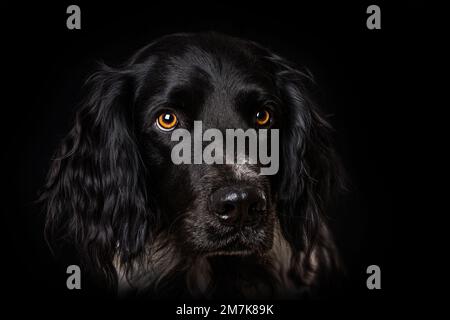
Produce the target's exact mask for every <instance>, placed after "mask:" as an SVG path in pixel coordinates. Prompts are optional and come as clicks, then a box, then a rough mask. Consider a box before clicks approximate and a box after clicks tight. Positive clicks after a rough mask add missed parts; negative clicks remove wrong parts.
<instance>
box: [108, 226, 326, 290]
mask: <svg viewBox="0 0 450 320" xmlns="http://www.w3.org/2000/svg"><path fill="white" fill-rule="evenodd" d="M162 238H164V237H162ZM318 254H320V253H319V252H318V250H313V251H312V253H311V254H310V255H309V258H308V261H305V254H304V253H303V252H302V253H300V254H299V255H294V254H293V251H292V248H291V246H290V245H289V243H288V242H287V241H286V239H285V238H284V237H283V235H282V233H281V230H280V227H279V225H276V227H275V228H274V239H273V245H272V248H271V249H270V250H269V251H268V252H267V253H265V254H264V255H261V256H254V255H252V256H223V255H220V256H209V257H205V256H203V257H196V258H192V259H190V260H189V261H186V260H184V261H183V259H182V255H181V254H180V253H179V252H178V251H177V250H176V246H174V245H173V244H172V245H171V243H167V242H164V243H163V242H160V241H156V242H155V243H154V244H153V246H152V247H151V248H150V249H149V252H148V253H147V254H146V255H145V258H144V259H142V260H143V261H139V262H138V261H136V262H135V263H134V264H133V266H132V268H129V269H128V271H126V270H125V268H124V267H123V266H121V264H120V263H119V262H118V259H116V261H115V267H116V270H117V274H118V280H119V281H118V294H119V296H125V297H126V296H128V295H130V294H133V295H134V294H137V295H141V294H144V295H145V294H148V295H150V296H152V297H155V298H158V297H159V298H171V297H174V296H177V295H178V296H179V295H181V296H186V297H192V298H211V297H216V296H218V297H220V295H221V294H222V295H225V296H226V295H227V294H228V295H230V294H232V296H234V297H238V296H241V297H245V298H269V297H278V298H289V297H298V296H299V295H301V294H303V293H304V292H305V290H307V289H308V287H309V286H311V285H313V284H314V282H315V279H316V276H317V273H318V272H317V271H318V268H319V265H318V260H319V259H318ZM305 262H306V263H305ZM227 264H228V265H229V266H227ZM305 266H307V267H305ZM258 275H259V277H258ZM230 280H233V281H230ZM230 284H233V286H234V287H230V286H229V285H230Z"/></svg>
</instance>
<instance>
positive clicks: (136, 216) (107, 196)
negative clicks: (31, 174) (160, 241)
mask: <svg viewBox="0 0 450 320" xmlns="http://www.w3.org/2000/svg"><path fill="white" fill-rule="evenodd" d="M132 85H133V81H132V78H131V73H130V72H127V71H126V70H116V69H111V68H109V67H106V66H103V67H102V68H101V70H100V71H98V72H97V73H95V74H94V75H93V76H91V77H90V78H89V79H88V81H87V83H86V89H87V95H86V98H85V99H84V101H83V102H82V105H81V107H80V109H79V110H78V112H77V113H76V116H75V125H74V126H73V128H72V129H71V131H70V133H69V134H68V135H67V137H66V138H65V139H64V141H63V143H62V144H61V146H60V148H59V150H58V151H57V153H56V157H55V158H54V160H53V162H52V164H51V168H50V172H49V175H48V178H47V182H46V185H45V187H44V190H43V193H42V196H41V200H44V201H45V203H46V212H47V223H46V233H47V236H48V237H49V238H50V239H51V240H52V242H55V241H59V240H61V239H64V240H67V241H69V242H70V243H72V244H74V245H75V246H76V248H77V249H78V251H79V252H80V256H81V258H82V259H83V260H84V262H85V263H86V265H87V266H88V267H92V270H91V271H96V272H97V271H101V273H102V274H103V275H105V276H106V277H107V280H108V281H109V282H110V283H114V282H115V280H116V279H115V272H114V269H113V265H112V262H113V259H114V258H115V257H117V256H119V257H120V258H121V259H123V261H128V260H130V259H131V258H132V257H133V256H136V255H139V254H140V253H141V252H142V250H143V249H144V248H143V246H144V244H145V243H146V239H147V237H149V236H150V225H151V224H152V219H154V218H155V216H154V215H153V214H150V212H149V210H150V209H149V208H150V206H151V204H149V199H148V196H147V191H146V182H145V181H146V178H147V177H146V170H145V167H144V164H143V162H142V160H141V157H140V154H139V148H138V143H137V140H136V137H135V130H134V124H133V108H134V106H133V95H134V90H132Z"/></svg>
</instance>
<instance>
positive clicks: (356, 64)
mask: <svg viewBox="0 0 450 320" xmlns="http://www.w3.org/2000/svg"><path fill="white" fill-rule="evenodd" d="M70 4H78V5H79V6H80V7H81V24H82V27H81V30H68V29H67V28H66V18H67V16H68V15H67V14H66V8H67V6H68V5H70ZM370 4H378V5H380V7H381V12H382V16H381V19H382V21H381V22H382V29H381V30H368V29H367V28H366V19H367V16H368V15H367V14H366V8H367V6H368V5H370ZM429 9H430V8H428V7H426V6H425V5H424V4H423V3H422V2H408V3H404V4H402V5H397V6H394V5H393V4H386V3H384V2H381V3H380V2H377V1H374V2H361V3H359V4H357V3H353V4H343V3H341V2H336V3H334V2H330V3H325V2H319V3H318V2H314V4H312V2H306V1H292V2H281V1H275V2H267V3H264V2H262V1H258V2H253V3H251V2H244V1H240V2H237V3H232V2H228V1H227V2H223V3H219V2H215V1H209V2H205V3H201V4H200V3H194V2H192V3H191V2H187V1H184V2H183V3H177V2H170V1H166V2H157V1H147V4H146V5H142V4H137V3H131V2H130V1H127V2H122V3H120V4H113V3H107V2H105V3H103V4H100V3H99V4H97V5H93V4H92V3H90V2H88V1H77V2H73V3H72V2H67V1H60V2H59V3H58V4H56V3H55V4H52V5H50V4H43V3H34V4H21V3H15V4H14V5H12V4H7V5H6V6H5V5H2V13H3V14H2V18H1V19H2V26H3V27H2V30H3V33H4V36H3V38H2V44H3V45H2V51H3V53H4V54H6V58H4V59H2V60H3V65H2V69H3V70H4V71H5V70H6V72H7V73H6V74H5V73H4V74H3V79H4V80H6V81H4V84H3V85H2V87H3V90H4V91H5V96H6V97H7V103H5V104H3V105H2V111H1V113H2V131H4V133H3V134H2V137H3V140H4V141H3V145H2V150H3V151H2V161H3V162H4V163H5V165H3V167H2V168H3V171H4V174H5V178H4V179H3V183H4V186H5V188H4V189H5V191H4V192H3V196H5V201H4V202H3V205H2V211H4V212H3V213H2V230H3V236H5V237H6V239H5V241H4V242H3V244H2V250H3V253H2V254H1V256H2V259H5V262H4V263H2V265H3V267H6V272H4V273H3V283H4V284H6V291H7V292H8V294H9V295H10V296H12V297H18V298H20V299H24V300H27V301H55V300H58V301H62V300H64V301H70V299H75V298H78V299H79V297H80V296H83V295H84V294H86V292H83V290H81V291H82V293H80V292H69V291H68V290H67V289H66V288H65V272H64V271H65V269H64V266H60V265H57V264H56V263H55V262H54V259H53V258H52V257H51V254H50V252H49V250H48V249H47V247H46V244H45V243H44V242H43V236H42V213H41V212H40V211H39V208H38V207H36V206H35V205H34V204H33V201H34V200H35V199H36V198H37V192H38V189H39V187H40V186H42V184H43V182H44V177H45V175H46V172H47V170H48V167H49V162H50V158H51V156H52V153H53V151H54V150H55V148H56V146H57V144H58V141H60V139H61V138H62V137H63V136H64V135H65V133H67V131H68V129H69V126H70V124H71V119H72V118H71V116H72V113H73V110H74V108H75V105H76V103H77V102H78V100H79V99H80V96H81V92H82V91H81V86H82V84H83V82H84V80H85V79H86V78H87V77H88V76H89V75H90V73H91V72H92V71H93V70H94V68H95V62H96V61H99V60H103V61H105V62H106V63H107V64H111V65H114V64H117V63H120V62H121V61H123V60H124V59H125V58H127V57H128V56H129V55H130V54H132V53H133V52H134V51H136V50H137V49H138V48H140V47H141V46H143V45H145V44H147V43H149V42H151V41H152V40H154V39H155V38H157V37H159V36H161V35H164V34H168V33H173V32H191V31H193V32H195V31H208V30H215V31H219V32H223V33H227V34H230V35H235V36H238V37H242V38H247V39H251V40H254V41H257V42H259V43H261V44H263V45H264V46H267V47H269V48H270V49H272V50H273V51H275V52H278V53H279V54H281V55H283V56H285V57H286V58H288V59H290V60H292V61H294V62H296V63H297V64H299V65H306V66H307V67H308V68H309V69H310V71H311V72H312V73H313V75H314V76H315V79H316V81H317V83H318V86H319V88H320V92H318V95H319V97H320V102H321V104H322V106H323V108H324V109H325V110H326V111H327V113H328V114H330V115H331V118H330V121H331V123H332V125H333V126H334V128H335V129H336V133H335V139H336V144H337V148H338V151H339V153H340V155H341V157H342V158H343V162H344V165H345V168H346V169H347V172H348V175H349V177H350V192H349V194H348V195H347V196H345V197H343V199H342V200H343V201H342V203H343V204H342V206H341V207H342V208H341V209H340V212H339V215H338V216H337V217H336V221H335V224H336V225H337V231H336V232H337V236H338V240H339V246H340V248H341V251H342V254H343V257H344V259H345V262H346V265H347V268H348V275H349V276H348V279H347V283H346V287H345V289H344V290H343V292H342V296H341V298H344V299H348V300H350V299H352V300H353V299H357V300H364V301H380V300H384V299H387V298H390V297H392V296H393V290H394V287H395V282H396V279H397V275H396V273H395V270H396V269H397V267H398V266H395V265H394V260H393V258H394V257H393V255H394V252H398V251H399V248H398V247H397V245H396V244H395V241H394V240H393V238H394V237H393V236H394V233H395V232H394V225H393V220H394V219H395V216H397V215H399V214H401V212H399V210H398V209H399V208H398V207H397V206H396V203H397V200H398V199H400V198H401V197H402V195H401V193H402V190H401V186H400V183H401V182H402V181H403V178H404V177H403V174H402V173H401V172H402V170H401V169H402V167H403V165H404V163H403V158H402V153H403V152H404V149H405V148H407V145H406V143H405V141H404V135H403V133H404V126H402V125H403V124H404V123H407V122H409V117H410V116H411V113H412V109H413V108H414V107H413V106H412V105H410V104H409V103H407V102H406V100H404V99H403V97H404V96H406V95H407V94H408V95H410V93H411V92H417V100H416V103H418V104H420V97H419V94H418V91H419V90H420V89H419V88H420V83H418V81H417V82H416V81H414V80H413V79H412V77H417V79H419V78H420V73H421V68H420V67H419V68H417V67H418V66H420V63H421V59H420V56H421V54H422V52H423V51H424V48H425V47H426V43H427V41H428V37H427V34H426V28H425V27H424V21H425V20H424V19H425V18H426V17H428V16H427V12H428V10H429ZM412 68H415V70H414V71H412ZM410 138H411V139H413V137H410ZM371 264H376V265H379V266H380V267H381V270H382V289H381V290H378V291H376V290H371V291H370V290H367V288H366V278H367V275H366V268H367V266H368V265H371ZM49 299H52V300H49ZM170 312H172V311H170ZM280 312H281V311H280Z"/></svg>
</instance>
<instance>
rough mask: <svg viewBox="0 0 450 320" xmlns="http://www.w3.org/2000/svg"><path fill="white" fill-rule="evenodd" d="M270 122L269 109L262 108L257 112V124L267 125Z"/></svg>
mask: <svg viewBox="0 0 450 320" xmlns="http://www.w3.org/2000/svg"><path fill="white" fill-rule="evenodd" d="M269 122H270V112H269V111H267V110H260V111H258V112H257V113H256V124H257V125H258V126H265V125H267V124H268V123H269Z"/></svg>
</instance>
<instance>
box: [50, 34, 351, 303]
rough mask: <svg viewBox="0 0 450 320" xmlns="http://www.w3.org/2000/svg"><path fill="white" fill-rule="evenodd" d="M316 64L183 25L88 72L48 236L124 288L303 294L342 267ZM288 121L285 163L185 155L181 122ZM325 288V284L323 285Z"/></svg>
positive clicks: (59, 173) (56, 163) (249, 124)
mask: <svg viewBox="0 0 450 320" xmlns="http://www.w3.org/2000/svg"><path fill="white" fill-rule="evenodd" d="M312 86H314V81H313V79H312V77H311V75H310V74H309V73H308V72H306V71H301V69H299V68H296V67H295V66H294V65H293V64H292V63H290V62H288V61H287V60H285V59H284V58H282V57H280V56H278V55H277V54H275V53H273V52H271V51H270V50H268V49H266V48H264V47H263V46H261V45H259V44H256V43H254V42H251V41H247V40H242V39H238V38H235V37H231V36H226V35H222V34H218V33H214V32H207V33H198V34H172V35H168V36H164V37H161V38H159V39H157V40H156V41H154V42H152V43H150V44H149V45H147V46H145V47H143V48H142V49H140V50H138V51H137V52H136V53H135V54H134V55H132V56H131V57H130V58H129V59H128V60H127V61H126V62H125V63H123V64H122V65H121V66H118V67H114V68H112V67H109V66H106V65H104V64H101V65H100V67H99V70H98V71H97V72H95V73H94V74H93V75H92V76H91V77H90V78H89V79H88V80H87V82H86V95H85V98H84V99H83V101H82V102H81V106H80V108H79V109H78V110H77V112H76V115H75V121H74V122H75V124H74V126H73V128H72V129H71V130H70V132H69V133H68V135H67V136H66V138H65V139H64V140H63V142H62V143H61V146H60V147H59V149H58V150H57V152H56V155H55V157H54V158H53V161H52V164H51V167H50V170H49V174H48V177H47V180H46V183H45V186H44V188H43V192H42V194H41V200H42V201H43V202H44V203H45V212H46V226H45V229H46V230H45V232H46V235H47V237H48V238H49V239H50V240H49V241H50V243H53V244H54V243H67V244H69V245H71V246H73V247H74V248H76V250H77V253H78V256H79V258H80V260H81V262H82V265H83V267H84V268H85V270H88V273H89V275H90V277H92V278H94V279H99V281H100V279H101V281H102V283H104V284H105V286H106V287H107V288H108V289H110V290H113V291H114V292H117V294H118V295H119V296H125V297H127V296H144V297H150V298H156V299H164V298H167V299H175V298H194V299H197V298H198V299H202V298H246V299H258V298H299V297H304V296H314V295H317V294H318V292H321V288H326V287H327V285H326V283H328V282H329V280H330V279H333V277H334V275H335V274H338V273H339V270H341V269H342V267H341V265H342V263H341V261H340V258H339V253H338V250H337V248H336V245H335V241H334V239H333V236H332V233H331V231H330V227H329V226H328V223H327V210H330V207H331V206H332V203H333V199H334V198H335V195H336V192H337V191H338V190H339V189H340V186H341V175H342V174H341V172H340V169H339V168H340V165H339V160H338V156H337V155H336V152H335V149H334V147H333V143H332V137H331V135H332V128H331V126H330V124H329V123H328V122H327V120H326V119H325V117H324V115H322V112H321V111H320V110H319V108H318V106H317V104H316V103H315V102H314V100H313V98H312V96H311V93H310V92H311V90H310V89H311V87H312ZM194 121H202V125H203V128H204V129H208V128H215V129H218V130H220V131H223V132H224V131H225V130H226V129H230V128H232V129H243V130H246V129H251V128H255V129H261V128H262V129H268V130H273V129H278V130H279V136H280V141H279V153H280V156H279V158H280V164H279V170H278V172H277V173H276V174H273V175H261V174H258V172H259V169H260V167H261V166H262V164H261V163H256V164H249V163H245V162H244V163H241V164H213V165H206V164H190V165H189V164H174V163H173V161H172V160H171V150H172V148H173V146H174V142H173V141H172V140H171V132H172V130H174V129H180V128H183V129H185V130H188V131H189V132H192V130H193V122H194ZM322 292H323V291H322Z"/></svg>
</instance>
